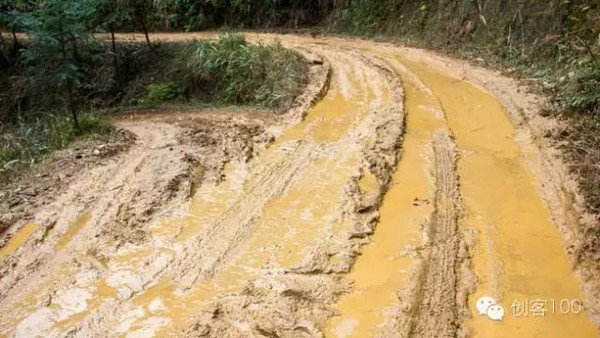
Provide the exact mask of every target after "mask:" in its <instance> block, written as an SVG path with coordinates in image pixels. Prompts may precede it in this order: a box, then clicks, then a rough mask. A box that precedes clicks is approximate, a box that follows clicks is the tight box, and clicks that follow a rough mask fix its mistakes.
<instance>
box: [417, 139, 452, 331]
mask: <svg viewBox="0 0 600 338" xmlns="http://www.w3.org/2000/svg"><path fill="white" fill-rule="evenodd" d="M432 148H433V155H434V168H435V170H434V171H435V185H436V191H435V195H434V201H433V203H434V211H433V216H432V219H431V222H430V223H429V225H428V231H427V232H428V237H429V238H430V242H429V244H428V246H427V251H428V254H427V258H425V262H424V263H423V264H422V267H421V269H422V271H421V273H420V275H421V276H420V279H421V281H420V282H419V290H418V291H417V292H416V299H417V303H416V306H415V310H414V317H413V318H412V319H411V325H410V334H409V335H410V336H414V337H455V336H456V335H457V332H458V330H459V328H460V326H461V325H462V318H460V317H459V314H458V310H459V308H460V307H459V304H457V295H458V292H457V290H458V288H459V287H458V284H459V280H458V279H459V278H460V273H459V271H460V260H459V257H458V254H459V249H460V247H461V239H460V235H459V232H458V221H459V219H460V210H461V203H460V192H459V189H458V176H457V174H456V170H455V168H456V156H457V154H456V148H455V146H454V143H453V142H452V139H451V138H450V135H449V134H448V132H446V131H438V132H437V133H435V135H434V137H433V142H432Z"/></svg>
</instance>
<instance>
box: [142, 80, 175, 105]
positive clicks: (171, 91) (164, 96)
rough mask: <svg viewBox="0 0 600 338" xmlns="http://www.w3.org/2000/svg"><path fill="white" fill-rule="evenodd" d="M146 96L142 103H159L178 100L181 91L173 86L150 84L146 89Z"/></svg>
mask: <svg viewBox="0 0 600 338" xmlns="http://www.w3.org/2000/svg"><path fill="white" fill-rule="evenodd" d="M146 91H147V92H148V94H147V95H146V98H145V99H144V100H143V102H147V103H161V102H166V101H173V100H177V99H180V98H181V96H182V94H183V91H182V90H181V89H179V88H178V87H176V86H174V85H169V84H150V85H148V87H146Z"/></svg>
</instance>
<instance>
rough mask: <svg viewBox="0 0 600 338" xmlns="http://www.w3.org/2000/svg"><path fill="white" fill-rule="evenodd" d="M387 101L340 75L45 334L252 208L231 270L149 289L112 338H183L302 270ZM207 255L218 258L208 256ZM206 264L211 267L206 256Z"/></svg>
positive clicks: (118, 259) (381, 87)
mask: <svg viewBox="0 0 600 338" xmlns="http://www.w3.org/2000/svg"><path fill="white" fill-rule="evenodd" d="M389 95H390V94H389V88H388V85H387V84H386V83H385V82H384V81H380V80H378V79H369V78H368V76H367V75H366V74H362V73H360V72H358V73H357V72H356V68H354V67H345V66H340V67H339V68H336V72H334V74H333V75H332V79H331V85H330V89H329V91H328V93H327V95H326V96H325V97H324V98H323V99H322V100H321V101H320V102H319V103H317V104H316V105H315V106H314V107H313V108H311V109H310V111H309V112H308V114H307V116H306V118H305V119H304V120H303V121H302V122H300V123H298V124H295V125H293V126H291V127H289V128H288V129H287V130H286V131H285V132H284V134H283V135H281V137H279V138H278V139H277V140H276V142H275V143H274V144H272V145H270V146H269V148H268V149H265V150H264V151H262V152H261V153H260V154H259V157H258V158H257V159H255V160H253V161H251V162H250V163H230V164H228V165H227V166H226V169H225V176H226V179H225V181H224V182H221V183H218V184H217V183H215V184H203V185H202V186H201V187H199V189H198V191H197V192H196V194H195V196H194V197H193V198H192V200H191V202H190V203H189V205H188V206H186V207H184V208H185V212H183V213H179V216H168V217H165V218H163V219H162V220H160V221H159V222H158V223H156V224H155V225H153V226H151V228H150V230H151V234H152V240H151V242H149V243H152V245H148V244H146V245H145V246H143V247H133V248H131V249H128V250H120V251H119V252H118V253H117V254H116V255H114V256H112V257H111V258H110V260H109V261H108V262H107V263H106V270H107V271H108V275H107V277H106V278H101V279H99V280H97V281H95V282H94V283H92V284H89V285H87V288H86V289H85V292H86V297H85V299H86V301H85V302H84V305H85V306H84V307H81V308H78V309H77V310H76V311H75V310H73V311H71V310H65V309H62V308H59V307H60V306H58V307H57V308H56V309H52V311H54V312H55V313H60V315H59V316H58V318H60V320H58V321H55V322H54V323H50V324H48V327H46V328H45V329H44V330H45V332H52V333H53V334H58V333H59V332H67V331H68V330H69V329H71V328H72V327H73V326H74V325H76V324H78V323H79V322H80V321H82V320H83V319H84V318H85V317H87V316H89V315H91V314H92V313H93V312H94V311H95V310H96V309H97V308H98V307H99V306H100V305H101V304H102V303H103V302H106V301H110V300H113V301H114V300H117V299H119V298H120V297H121V296H120V294H121V293H122V292H130V291H127V290H134V289H135V288H136V287H137V286H136V283H138V280H137V279H136V277H135V274H136V272H138V271H140V270H144V269H146V268H145V264H147V263H148V261H149V260H151V259H153V257H171V258H174V257H175V256H176V253H175V250H176V249H177V248H178V247H179V248H181V247H186V246H194V245H195V243H198V242H199V240H200V239H201V238H204V236H207V233H210V231H211V227H212V226H214V225H215V224H220V223H223V222H229V221H230V222H231V224H229V223H225V224H223V225H224V226H225V227H229V226H237V225H238V223H239V222H238V221H247V220H246V219H241V218H239V217H240V216H239V215H245V214H248V215H253V213H254V212H255V211H254V210H250V209H252V208H259V209H260V210H259V211H260V213H259V214H257V215H260V217H256V216H248V219H249V220H250V222H251V224H249V225H247V226H248V227H249V228H250V229H251V230H250V231H249V232H248V234H247V235H248V238H246V239H244V241H243V242H242V243H240V244H239V245H236V246H234V247H233V248H232V249H231V250H242V251H243V253H242V254H237V255H234V256H232V257H231V258H227V256H226V257H225V259H229V261H227V262H226V263H225V264H224V266H223V267H222V268H219V269H218V270H217V271H215V272H214V273H209V274H208V275H200V276H199V277H198V280H197V281H196V282H192V283H191V285H190V287H189V289H187V290H186V289H184V288H183V287H182V283H181V282H180V281H176V280H174V278H176V277H174V276H172V275H171V274H167V275H166V276H164V277H162V278H161V279H160V280H159V281H158V282H157V283H155V284H153V285H149V286H145V287H144V288H143V290H140V292H139V293H137V294H134V295H133V298H132V300H131V303H132V304H131V305H132V306H131V307H129V308H130V309H131V311H130V312H129V313H128V314H127V315H126V316H125V317H124V318H121V324H120V326H118V327H114V328H112V329H111V330H113V333H115V334H117V335H123V336H129V335H133V336H135V335H142V336H165V335H167V336H168V335H171V334H173V332H176V331H177V330H179V329H182V328H184V326H185V323H186V322H187V320H189V319H190V318H192V317H193V316H195V315H197V314H198V312H199V311H200V309H202V308H203V306H204V305H206V304H207V303H208V302H210V301H211V300H214V297H215V296H217V295H219V294H223V293H228V292H236V291H241V290H242V288H243V287H244V286H245V285H246V284H247V281H248V280H251V279H252V278H256V277H257V276H259V275H260V273H261V272H262V273H264V269H280V270H281V269H282V268H289V267H293V266H295V265H297V264H299V263H301V262H302V259H303V258H304V257H305V253H306V250H310V248H311V244H312V243H314V242H315V240H316V239H318V238H319V237H320V236H329V235H331V234H332V233H333V232H334V231H335V230H336V227H337V226H339V223H340V222H343V220H341V213H342V208H340V205H341V204H342V201H343V191H344V188H345V187H346V186H347V184H348V182H349V181H350V180H351V179H352V177H353V176H354V175H356V174H357V167H358V160H359V157H360V156H361V149H362V145H363V143H364V140H362V139H360V138H359V139H358V140H357V139H356V136H355V135H352V136H350V133H355V134H356V133H357V131H356V130H357V128H359V129H360V128H361V127H360V126H361V125H362V124H364V123H363V121H364V120H365V119H366V117H367V116H368V113H369V112H370V111H372V109H381V106H382V105H384V104H385V103H386V102H387V101H388V100H389ZM363 132H364V131H363ZM290 168H291V169H290ZM292 169H293V170H292ZM286 170H288V171H290V172H289V173H286ZM282 173H283V176H284V177H281V175H282ZM285 175H290V176H289V179H290V180H291V181H290V182H289V183H288V186H287V187H285V189H284V190H283V191H282V192H281V193H276V194H274V195H273V196H272V197H269V198H267V199H266V200H265V201H264V202H263V204H262V205H261V204H260V203H259V202H260V200H261V198H263V197H264V196H266V195H268V194H269V193H270V192H269V189H270V188H272V187H271V185H273V184H274V183H275V182H271V181H270V180H271V179H278V180H281V179H282V178H283V179H285ZM371 179H372V180H374V177H372V178H371ZM363 183H364V182H363ZM373 183H374V182H371V184H373ZM257 203H258V204H257ZM89 219H90V214H89V213H86V214H83V215H82V216H80V217H79V218H78V219H77V221H76V222H75V223H74V224H72V225H71V226H70V227H69V228H68V230H67V231H66V233H65V234H63V235H62V236H61V238H60V239H59V242H58V244H56V246H55V249H56V250H57V251H58V250H64V248H65V247H66V246H67V244H68V243H69V242H70V240H71V238H73V237H74V236H75V235H77V233H78V232H79V231H80V230H81V229H82V228H83V227H84V226H85V224H86V223H87V222H88V221H89ZM228 220H229V221H228ZM230 235H231V236H234V234H230ZM224 236H226V235H224ZM218 240H221V239H220V238H219V239H218ZM234 242H235V238H233V237H232V238H227V239H226V240H223V243H222V245H223V246H227V245H231V244H232V243H234ZM202 245H208V246H210V245H211V244H210V243H208V244H204V243H202ZM216 249H220V248H218V246H217V247H216ZM207 252H208V254H209V255H210V254H212V250H207ZM226 253H227V251H224V254H226ZM202 258H203V259H206V260H207V261H210V260H211V257H207V256H206V255H204V256H203V257H202ZM215 260H216V261H218V260H220V258H215ZM196 269H197V268H196ZM39 292H40V293H44V290H40V291H39ZM15 319H16V318H15ZM8 332H10V331H8Z"/></svg>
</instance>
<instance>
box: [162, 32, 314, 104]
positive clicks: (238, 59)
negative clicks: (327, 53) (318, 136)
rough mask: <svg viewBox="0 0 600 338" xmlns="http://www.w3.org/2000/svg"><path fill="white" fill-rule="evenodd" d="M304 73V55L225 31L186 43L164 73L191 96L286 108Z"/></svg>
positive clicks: (305, 67) (302, 81)
mask: <svg viewBox="0 0 600 338" xmlns="http://www.w3.org/2000/svg"><path fill="white" fill-rule="evenodd" d="M307 72H308V71H307V65H306V63H305V62H304V60H303V59H302V57H301V56H300V55H298V54H297V53H296V52H294V51H291V50H289V49H286V48H284V47H283V46H281V44H280V43H274V44H268V45H264V44H249V43H248V42H246V40H245V39H244V37H243V36H241V35H236V34H229V33H226V34H223V35H221V36H220V37H219V39H218V40H216V41H195V42H192V43H189V44H187V45H186V46H184V47H183V49H182V51H181V52H180V53H178V55H177V56H176V57H175V59H174V60H173V62H172V63H171V65H170V66H169V69H168V71H167V74H168V76H169V77H170V78H171V79H172V80H173V81H178V83H179V85H180V88H181V89H183V90H184V92H185V93H187V95H188V96H189V97H199V98H202V99H205V100H208V101H210V102H213V103H227V104H241V105H258V106H262V107H265V108H272V109H277V108H283V109H285V108H287V107H288V106H289V104H290V103H291V102H292V100H293V99H294V97H296V96H297V95H298V94H299V93H300V91H301V90H302V88H303V87H304V85H305V84H306V80H307V78H306V76H307Z"/></svg>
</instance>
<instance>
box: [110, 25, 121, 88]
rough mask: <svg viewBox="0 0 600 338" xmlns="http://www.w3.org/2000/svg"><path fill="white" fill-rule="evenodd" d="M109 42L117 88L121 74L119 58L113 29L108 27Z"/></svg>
mask: <svg viewBox="0 0 600 338" xmlns="http://www.w3.org/2000/svg"><path fill="white" fill-rule="evenodd" d="M110 40H111V43H112V53H113V64H114V67H115V78H116V79H117V83H118V84H119V86H120V85H121V74H120V73H119V57H118V55H117V44H116V42H115V27H114V26H113V25H112V24H111V25H110Z"/></svg>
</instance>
